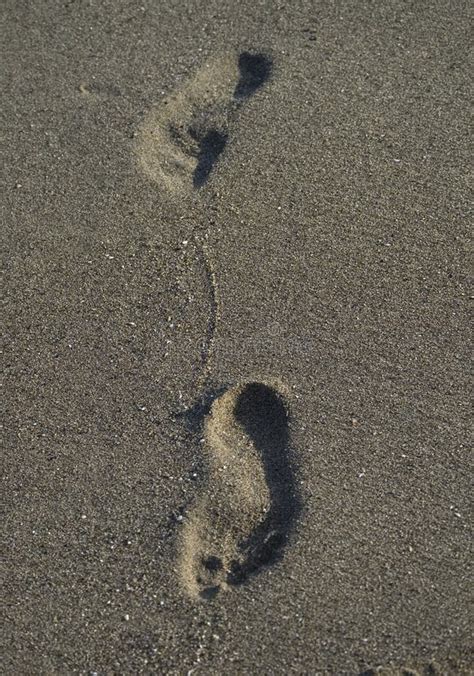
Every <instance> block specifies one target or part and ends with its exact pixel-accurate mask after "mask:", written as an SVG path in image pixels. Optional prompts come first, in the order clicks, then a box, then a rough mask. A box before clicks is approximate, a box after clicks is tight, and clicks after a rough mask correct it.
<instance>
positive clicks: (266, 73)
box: [234, 52, 272, 99]
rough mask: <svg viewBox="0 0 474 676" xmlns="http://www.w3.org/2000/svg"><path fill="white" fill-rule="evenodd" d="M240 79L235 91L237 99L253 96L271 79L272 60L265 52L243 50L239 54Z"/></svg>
mask: <svg viewBox="0 0 474 676" xmlns="http://www.w3.org/2000/svg"><path fill="white" fill-rule="evenodd" d="M239 71H240V79H239V82H238V83H237V86H236V88H235V91H234V97H235V98H236V99H246V98H248V97H249V96H252V94H254V93H255V92H256V91H257V89H259V88H260V87H262V85H264V84H265V82H266V81H267V80H268V79H269V77H270V74H271V72H272V60H271V59H270V58H269V57H268V56H265V54H251V53H250V52H242V53H241V54H240V55H239Z"/></svg>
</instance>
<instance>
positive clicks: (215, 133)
mask: <svg viewBox="0 0 474 676" xmlns="http://www.w3.org/2000/svg"><path fill="white" fill-rule="evenodd" d="M227 138H228V137H227V134H224V133H222V132H220V131H219V130H217V129H211V130H210V131H207V132H206V133H205V135H204V136H203V137H202V138H201V139H199V137H197V139H196V140H198V141H199V152H198V156H197V160H198V161H197V165H196V169H195V170H194V176H193V185H194V187H195V188H200V187H201V186H203V185H204V183H205V182H206V181H207V179H208V178H209V174H210V173H211V171H212V168H213V166H214V164H215V163H216V162H217V160H218V158H219V155H220V154H221V153H222V151H223V150H224V148H225V145H226V143H227Z"/></svg>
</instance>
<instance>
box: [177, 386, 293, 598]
mask: <svg viewBox="0 0 474 676" xmlns="http://www.w3.org/2000/svg"><path fill="white" fill-rule="evenodd" d="M198 410H201V411H203V409H202V405H200V407H198V408H196V407H195V408H193V409H192V410H191V411H192V420H193V421H194V422H195V415H196V413H197V411H198ZM189 414H191V412H189V413H188V415H189ZM202 433H204V436H202ZM199 436H200V438H201V439H202V441H204V442H205V445H204V447H203V448H204V449H205V450H206V453H207V456H208V460H207V462H208V465H209V476H208V481H207V485H205V486H204V487H203V490H202V494H201V497H200V498H199V499H198V500H197V502H196V504H195V505H194V507H193V509H192V510H191V511H190V512H189V513H188V514H187V518H186V522H185V526H184V531H183V539H182V541H181V557H180V558H181V570H182V576H183V580H184V582H185V583H186V586H187V587H188V589H189V591H190V592H191V593H192V595H194V596H200V597H201V598H205V599H212V598H214V597H215V596H216V595H217V594H218V593H219V592H220V591H221V590H222V589H224V588H225V587H227V588H229V587H234V586H238V585H241V584H243V583H244V582H245V580H246V579H247V578H248V577H249V576H250V575H252V574H255V573H257V572H258V571H259V570H260V569H261V568H262V567H264V566H269V565H272V564H274V563H276V562H277V561H278V560H280V559H281V557H282V555H283V552H284V549H285V546H286V545H287V544H288V541H289V536H290V533H291V531H292V529H293V527H294V525H295V522H296V519H297V516H298V513H299V511H300V508H301V504H300V498H299V494H298V490H297V485H296V482H295V479H294V466H293V460H292V453H291V446H290V439H289V413H288V406H287V403H286V401H285V398H284V397H283V395H282V394H281V392H280V391H279V390H278V389H276V388H275V387H272V386H271V385H268V384H265V383H257V382H252V383H247V384H245V385H242V386H237V387H233V388H230V389H227V390H226V391H224V392H223V393H222V392H221V393H220V394H219V395H216V396H215V398H214V400H213V402H212V405H211V407H210V409H209V408H208V404H207V403H206V413H205V418H204V421H203V424H202V426H201V430H200V434H199Z"/></svg>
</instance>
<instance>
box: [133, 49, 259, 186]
mask: <svg viewBox="0 0 474 676" xmlns="http://www.w3.org/2000/svg"><path fill="white" fill-rule="evenodd" d="M271 69H272V62H271V59H270V58H269V57H268V56H265V55H264V54H258V53H250V52H242V53H241V54H240V55H239V56H238V57H236V56H235V55H227V56H221V57H219V58H216V59H214V60H212V61H209V62H208V63H206V64H204V65H203V66H202V67H201V68H200V69H199V70H198V72H197V73H195V74H194V76H193V77H191V78H190V79H188V80H187V81H186V82H184V84H183V86H182V87H181V88H180V89H178V90H177V91H175V92H174V93H172V94H171V95H170V96H168V97H167V98H166V99H165V100H164V101H162V102H161V103H160V105H159V106H157V107H156V108H154V109H153V110H152V111H151V112H150V113H149V114H148V115H147V117H146V118H145V120H144V122H143V124H142V126H141V128H140V130H139V133H138V137H137V146H136V151H137V157H138V161H139V164H140V165H141V168H142V170H143V171H144V172H145V174H146V175H147V176H148V177H149V178H151V179H152V180H153V181H155V182H156V183H158V184H159V185H161V186H162V187H163V188H165V189H166V190H169V191H171V192H175V193H176V192H177V193H182V192H183V191H189V190H193V189H198V188H200V187H201V186H203V185H204V184H205V183H206V181H207V179H208V178H209V175H210V173H211V171H212V169H213V167H214V165H215V163H216V162H217V160H218V158H219V156H220V155H221V153H222V152H223V150H224V148H225V146H226V144H227V142H228V140H229V128H230V125H231V122H232V119H233V117H234V116H235V114H236V113H237V111H238V109H239V108H240V106H241V105H242V104H243V103H244V102H245V100H246V99H248V98H249V97H250V96H252V95H253V94H254V93H255V92H256V91H257V89H259V88H260V87H261V86H262V85H263V84H264V83H265V82H266V81H267V80H268V78H269V77H270V73H271Z"/></svg>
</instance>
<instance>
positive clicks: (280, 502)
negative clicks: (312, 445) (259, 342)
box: [227, 383, 300, 584]
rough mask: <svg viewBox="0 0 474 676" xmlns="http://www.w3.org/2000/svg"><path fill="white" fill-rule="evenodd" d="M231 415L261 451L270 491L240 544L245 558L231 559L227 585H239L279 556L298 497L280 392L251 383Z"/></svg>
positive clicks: (293, 517) (266, 386)
mask: <svg viewBox="0 0 474 676" xmlns="http://www.w3.org/2000/svg"><path fill="white" fill-rule="evenodd" d="M234 415H235V419H236V421H237V422H238V423H239V424H240V425H241V426H242V428H243V429H244V430H245V432H246V433H247V435H248V437H249V439H250V440H251V441H252V443H253V445H254V446H255V448H256V449H257V451H259V453H260V454H261V459H262V464H263V468H264V472H265V479H266V482H267V485H268V488H269V492H270V510H269V512H268V514H267V517H266V518H265V520H264V521H263V522H262V523H261V524H260V526H258V528H257V529H256V530H255V531H254V533H253V534H252V535H251V536H250V537H249V539H248V540H247V541H246V542H244V543H243V545H242V544H241V546H243V548H244V549H246V550H247V551H248V553H247V557H246V559H245V561H244V562H243V563H239V562H234V564H233V565H232V569H231V571H230V573H229V575H228V577H227V582H229V583H230V584H240V583H242V582H244V581H245V579H246V577H247V576H248V575H249V574H250V573H253V572H255V571H256V570H258V569H259V568H260V567H261V566H263V565H269V564H271V563H275V562H276V561H277V560H278V559H279V558H280V557H281V555H282V551H283V547H284V545H285V544H286V542H287V539H288V534H289V532H290V530H291V529H292V527H293V524H294V522H295V519H296V517H297V514H298V512H299V511H300V500H299V497H298V492H297V488H296V484H295V481H294V472H293V469H292V464H291V457H290V449H289V433H288V413H287V410H286V407H285V405H284V402H283V399H282V397H281V395H280V394H279V393H278V392H277V391H276V390H275V389H273V388H272V387H269V386H268V385H264V384H262V383H250V384H249V385H247V386H246V387H245V389H244V390H243V391H242V392H241V394H240V396H239V397H238V399H237V402H236V405H235V410H234Z"/></svg>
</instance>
